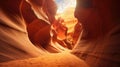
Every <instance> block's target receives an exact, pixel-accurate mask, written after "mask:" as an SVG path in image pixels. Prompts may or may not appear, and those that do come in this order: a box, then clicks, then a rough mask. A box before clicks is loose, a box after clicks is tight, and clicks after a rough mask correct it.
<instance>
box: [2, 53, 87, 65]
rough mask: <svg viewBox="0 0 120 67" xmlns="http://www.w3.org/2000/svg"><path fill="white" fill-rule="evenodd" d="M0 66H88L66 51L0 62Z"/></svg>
mask: <svg viewBox="0 0 120 67" xmlns="http://www.w3.org/2000/svg"><path fill="white" fill-rule="evenodd" d="M0 67H88V66H87V64H86V63H85V62H84V61H83V60H81V59H79V58H77V57H76V56H74V55H72V54H70V53H68V52H62V53H54V54H46V55H43V56H40V57H36V58H29V59H24V60H14V61H9V62H4V63H0Z"/></svg>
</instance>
